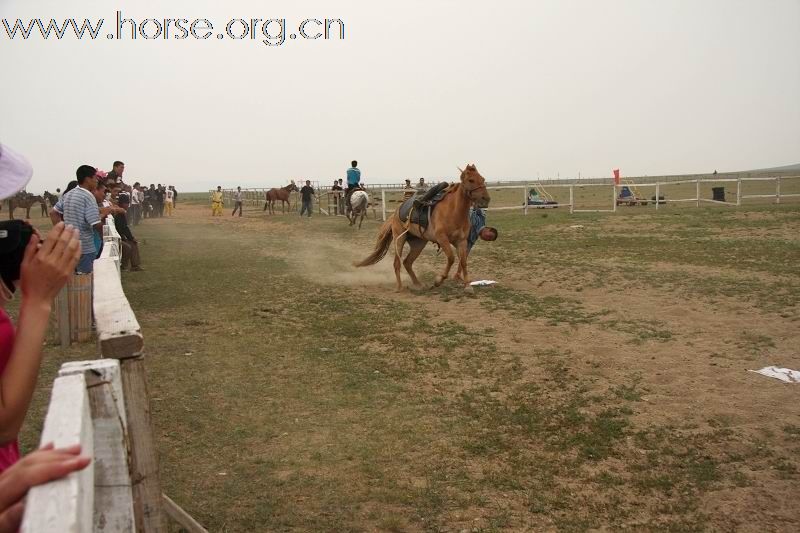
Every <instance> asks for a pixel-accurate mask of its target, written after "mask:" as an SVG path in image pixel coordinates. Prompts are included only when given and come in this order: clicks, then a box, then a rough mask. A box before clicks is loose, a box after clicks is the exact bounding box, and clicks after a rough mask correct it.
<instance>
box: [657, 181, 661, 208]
mask: <svg viewBox="0 0 800 533" xmlns="http://www.w3.org/2000/svg"><path fill="white" fill-rule="evenodd" d="M660 185H661V184H660V183H658V182H656V211H658V204H660V203H661V196H660V195H659V193H660V192H661V191H660Z"/></svg>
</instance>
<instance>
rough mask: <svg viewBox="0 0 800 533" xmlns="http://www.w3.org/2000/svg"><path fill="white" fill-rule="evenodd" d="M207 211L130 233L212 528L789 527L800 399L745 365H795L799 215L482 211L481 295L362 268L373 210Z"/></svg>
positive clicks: (192, 498) (168, 396)
mask: <svg viewBox="0 0 800 533" xmlns="http://www.w3.org/2000/svg"><path fill="white" fill-rule="evenodd" d="M207 211H208V209H207V208H206V207H205V206H200V205H191V204H184V205H182V206H180V208H179V209H178V211H177V216H176V217H175V218H174V219H171V220H166V219H158V220H151V221H145V223H144V224H143V225H141V226H139V227H138V228H136V233H137V235H138V236H139V238H140V239H142V240H143V241H144V244H143V245H142V250H143V252H142V253H143V257H144V260H145V266H146V268H147V271H146V272H144V273H135V274H130V275H126V277H125V278H124V285H125V288H126V291H127V293H128V295H129V298H130V299H131V301H132V303H133V307H134V310H135V311H136V312H137V314H138V316H139V318H140V321H141V322H142V326H143V328H144V331H145V338H146V342H147V346H148V348H147V351H148V371H149V374H150V384H151V391H152V403H153V413H154V419H155V424H156V426H157V428H156V430H157V440H158V441H159V444H160V446H161V450H160V453H161V461H162V478H163V482H164V485H165V488H166V491H167V492H168V493H169V494H170V495H171V496H172V497H173V498H174V499H176V501H178V502H179V503H180V504H181V505H183V506H184V507H185V508H186V509H187V510H189V511H190V512H192V514H193V515H195V517H196V518H198V519H199V520H200V521H201V522H203V523H204V524H206V525H207V527H209V529H210V530H212V531H277V530H281V531H283V530H328V531H330V530H337V531H338V530H348V531H379V530H380V531H423V530H427V531H534V530H536V531H549V530H553V531H555V530H558V531H588V530H593V531H616V530H619V529H633V530H651V531H658V530H665V531H692V530H695V531H700V530H718V531H797V530H798V529H799V528H800V521H798V517H797V514H796V512H795V511H796V502H797V500H798V497H800V473H798V460H797V457H798V452H800V407H798V406H799V405H800V403H799V402H798V401H797V399H798V393H800V388H798V387H800V385H793V384H784V383H781V382H780V381H777V380H774V379H769V378H766V377H762V376H760V375H757V374H754V373H752V372H748V370H754V369H758V368H761V367H763V366H767V365H777V366H783V367H789V368H795V369H800V353H798V346H800V327H799V326H800V309H799V308H798V298H799V297H800V276H798V270H797V267H796V265H797V264H798V260H799V259H800V237H798V236H800V208H798V207H797V206H780V207H774V206H773V207H756V208H740V209H739V210H736V211H734V210H729V209H714V208H710V209H698V210H695V211H691V212H688V211H680V212H670V211H669V210H666V209H665V210H664V212H661V213H659V214H652V213H647V212H643V211H637V210H636V208H632V209H629V210H621V212H620V213H617V214H616V215H613V216H611V215H603V216H601V215H584V216H579V215H576V216H572V217H570V216H569V214H568V213H563V212H554V211H549V212H547V213H540V212H532V213H530V214H529V215H528V216H524V217H523V216H521V215H519V214H515V213H506V214H501V215H496V214H494V213H490V215H489V224H490V225H494V226H496V227H498V228H499V230H500V239H499V240H498V241H497V242H495V243H484V242H481V243H478V245H477V246H476V248H475V249H474V250H473V252H472V254H471V256H470V273H471V277H472V278H473V279H491V280H496V281H497V282H498V283H497V285H496V286H494V287H478V288H477V289H476V294H474V295H466V294H464V292H463V290H462V289H461V288H460V287H458V286H456V284H455V282H452V281H450V282H447V283H446V284H445V285H444V286H443V287H440V288H426V290H424V291H421V292H412V291H404V292H401V293H396V292H395V291H394V274H393V271H392V267H391V259H390V258H388V259H385V260H384V261H383V262H382V263H380V264H378V265H376V266H374V267H370V268H367V269H356V268H354V267H352V263H353V261H355V260H357V259H360V258H362V257H364V256H366V255H367V254H368V253H369V251H370V250H371V247H372V244H373V240H374V237H375V234H376V232H377V229H378V227H379V224H380V222H379V221H375V220H369V221H367V222H365V225H364V228H363V229H362V230H361V231H357V230H355V229H353V228H349V227H348V226H347V224H346V222H345V221H344V219H342V218H338V219H337V218H333V217H322V216H315V217H312V219H310V220H309V219H300V218H299V217H297V216H293V215H285V216H280V215H279V216H274V217H268V216H266V215H263V214H262V213H261V212H260V211H257V210H255V209H253V210H251V211H248V212H246V216H245V217H244V218H242V219H240V218H232V217H230V216H225V217H222V218H218V219H212V218H211V217H210V216H209V213H208V212H207ZM575 226H580V227H575ZM442 263H443V258H442V257H441V256H437V255H436V253H435V251H434V249H433V248H432V247H431V246H429V247H428V248H427V249H426V251H425V252H424V253H423V255H422V256H421V258H420V260H419V261H418V263H417V272H418V274H419V275H420V276H421V279H422V280H423V283H425V284H426V286H427V287H430V285H431V283H432V280H433V275H434V273H435V272H436V271H437V270H438V269H439V268H441V265H442ZM404 280H406V281H407V277H405V276H404ZM49 350H50V351H51V352H52V363H51V366H50V367H48V368H49V370H48V371H50V372H52V371H53V370H52V369H53V368H56V366H55V365H56V364H57V363H60V362H61V361H63V360H65V359H69V358H76V357H79V353H77V352H76V351H72V352H60V351H59V350H58V349H57V348H51V349H49ZM47 377H48V376H47V372H45V377H43V380H45V382H44V385H43V390H42V391H41V392H40V393H39V394H38V395H37V402H38V405H39V407H38V409H39V412H40V411H41V406H42V405H43V403H44V401H45V398H46V383H47V382H46V379H47ZM35 419H36V416H34V420H35ZM29 427H30V426H29ZM32 427H34V428H35V427H38V426H36V425H35V423H34V424H33V425H32ZM35 435H36V432H35V429H31V432H30V435H29V437H28V440H27V442H28V443H32V442H34V441H35Z"/></svg>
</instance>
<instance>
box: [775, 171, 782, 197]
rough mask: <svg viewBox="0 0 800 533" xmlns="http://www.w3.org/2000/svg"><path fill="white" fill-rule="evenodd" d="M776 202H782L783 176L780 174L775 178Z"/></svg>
mask: <svg viewBox="0 0 800 533" xmlns="http://www.w3.org/2000/svg"><path fill="white" fill-rule="evenodd" d="M775 203H776V204H779V203H781V178H780V176H778V177H777V178H775Z"/></svg>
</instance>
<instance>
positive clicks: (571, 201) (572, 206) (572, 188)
mask: <svg viewBox="0 0 800 533" xmlns="http://www.w3.org/2000/svg"><path fill="white" fill-rule="evenodd" d="M574 212H575V186H574V185H570V186H569V214H570V215H571V214H573V213H574Z"/></svg>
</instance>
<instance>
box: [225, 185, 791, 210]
mask: <svg viewBox="0 0 800 533" xmlns="http://www.w3.org/2000/svg"><path fill="white" fill-rule="evenodd" d="M679 178H680V179H679ZM770 181H771V182H774V183H775V188H774V192H770V193H766V192H765V191H764V190H759V191H757V192H751V193H745V191H744V189H743V187H745V186H747V184H750V183H754V184H758V187H760V188H761V189H763V188H764V187H765V186H766V183H767V182H770ZM782 183H783V184H784V189H783V190H782V188H781V184H782ZM789 183H790V184H792V186H793V189H792V190H795V189H796V191H795V192H788V191H787V190H786V187H785V185H786V184H789ZM731 184H735V189H736V190H735V193H734V195H735V201H727V200H725V199H722V198H723V197H711V198H707V197H704V195H703V192H704V191H705V192H708V191H707V189H708V187H710V186H712V185H720V186H723V189H724V186H726V185H731ZM692 185H694V187H693V188H691V189H693V190H691V189H690V187H691V186H692ZM678 187H681V188H680V189H678V190H677V191H676V188H678ZM487 188H488V189H489V191H490V192H496V191H499V192H501V194H500V195H498V196H502V197H503V198H502V199H503V200H505V202H506V204H509V205H497V202H494V205H493V206H492V207H489V208H488V209H487V210H488V211H517V210H518V211H520V212H521V213H523V214H528V212H529V211H530V210H531V209H540V208H559V207H560V208H569V212H570V213H613V212H616V211H617V208H618V206H620V205H652V206H653V207H654V208H655V209H657V210H658V209H661V208H663V207H664V206H668V205H670V204H691V203H694V204H695V206H697V207H700V205H702V204H710V205H723V206H740V205H742V201H743V200H748V199H762V200H763V199H768V198H772V199H774V201H775V203H776V204H780V203H781V200H782V199H786V198H797V197H800V175H796V174H794V175H775V176H755V177H741V175H740V176H739V177H737V176H736V175H730V176H728V175H717V176H703V177H698V178H695V179H686V176H672V177H666V178H665V179H663V180H662V181H651V182H638V183H637V182H634V181H630V180H625V182H624V183H620V184H615V183H614V181H613V179H610V178H609V179H605V178H603V179H596V180H559V181H556V180H553V181H547V182H521V183H520V182H516V183H509V182H495V183H489V184H487ZM603 188H608V192H602V189H603ZM624 188H628V189H629V190H630V189H634V190H637V191H638V189H640V188H642V189H649V190H651V191H653V192H654V193H655V194H653V195H652V196H651V197H649V198H648V197H642V196H637V195H633V196H627V197H624V196H620V194H621V192H622V191H623V189H624ZM712 188H713V187H712ZM531 189H535V190H536V191H541V192H542V196H543V197H545V198H549V200H548V201H546V202H545V201H542V202H538V203H537V202H534V201H529V198H528V192H529V191H530V190H531ZM589 189H598V191H599V192H597V193H596V194H594V195H593V197H592V198H591V202H590V203H592V204H593V205H585V204H586V194H585V190H589ZM265 190H266V189H248V190H247V191H245V190H243V192H246V193H248V194H250V193H252V192H253V191H256V192H257V193H258V194H262V197H261V198H260V199H257V200H256V199H253V200H251V202H252V203H255V205H261V203H262V202H263V192H262V191H265ZM513 191H520V192H519V196H517V195H516V193H515V192H513ZM558 191H564V194H563V195H559V196H560V198H558V199H553V195H556V194H557V193H558ZM666 191H669V193H670V195H667V194H666ZM367 192H368V193H369V194H370V204H371V205H370V207H372V209H373V215H374V216H375V217H376V218H377V216H378V215H377V212H378V211H380V217H381V218H382V219H383V220H386V216H387V215H386V213H387V212H391V211H393V210H394V207H396V205H397V204H399V203H400V202H401V201H402V200H401V198H402V197H403V196H404V195H405V194H406V193H408V189H404V188H402V187H400V186H398V185H393V186H383V185H381V186H369V187H368V188H367ZM712 192H713V191H712ZM223 193H224V194H225V195H226V198H230V197H232V194H233V190H231V189H226V190H224V191H223ZM551 193H552V194H551ZM579 193H580V194H579ZM337 194H341V193H334V192H331V191H330V190H329V188H328V187H325V188H322V189H321V190H318V195H319V197H318V199H317V202H316V203H317V206H316V207H317V211H318V212H319V213H320V214H324V215H337V214H339V215H341V214H342V212H341V211H342V209H341V208H340V207H341V206H340V204H339V202H337V201H336V195H337ZM672 194H675V195H676V196H677V197H674V196H671V195H672ZM323 195H324V196H323ZM493 196H494V195H493ZM723 196H724V195H723ZM517 198H518V200H517ZM323 202H326V203H325V206H323ZM500 203H501V204H502V202H500ZM298 204H299V202H298V201H297V193H292V195H291V208H290V211H296V210H297V209H298Z"/></svg>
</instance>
